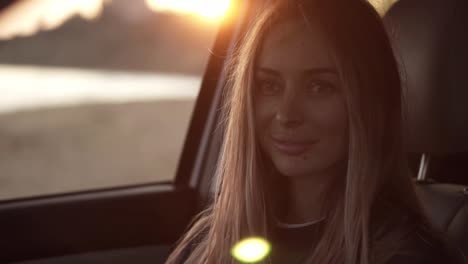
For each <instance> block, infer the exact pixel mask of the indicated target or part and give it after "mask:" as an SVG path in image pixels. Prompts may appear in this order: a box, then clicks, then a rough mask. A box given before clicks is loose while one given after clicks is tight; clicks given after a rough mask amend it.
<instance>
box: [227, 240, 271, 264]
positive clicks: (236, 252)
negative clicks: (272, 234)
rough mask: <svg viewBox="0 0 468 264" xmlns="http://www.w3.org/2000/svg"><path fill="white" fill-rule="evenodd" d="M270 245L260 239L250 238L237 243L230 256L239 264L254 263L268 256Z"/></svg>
mask: <svg viewBox="0 0 468 264" xmlns="http://www.w3.org/2000/svg"><path fill="white" fill-rule="evenodd" d="M270 251H271V245H270V243H269V242H268V241H266V240H265V239H263V238H261V237H250V238H246V239H243V240H241V241H239V242H238V243H237V244H236V245H235V246H234V247H233V248H232V250H231V255H232V256H233V257H234V258H235V259H236V260H238V261H240V262H241V263H255V262H259V261H262V260H264V259H265V258H266V257H267V256H268V254H270Z"/></svg>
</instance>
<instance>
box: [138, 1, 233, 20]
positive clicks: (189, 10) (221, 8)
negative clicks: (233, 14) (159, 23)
mask: <svg viewBox="0 0 468 264" xmlns="http://www.w3.org/2000/svg"><path fill="white" fill-rule="evenodd" d="M146 3H147V5H148V6H149V8H151V9H152V10H154V11H171V12H177V13H183V14H196V15H199V16H201V17H205V18H211V19H216V18H221V17H223V16H224V15H225V14H226V12H227V11H228V9H229V7H230V4H231V0H146Z"/></svg>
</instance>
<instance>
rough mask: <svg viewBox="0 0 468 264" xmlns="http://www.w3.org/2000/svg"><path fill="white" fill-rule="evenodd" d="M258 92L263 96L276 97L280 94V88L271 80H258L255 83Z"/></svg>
mask: <svg viewBox="0 0 468 264" xmlns="http://www.w3.org/2000/svg"><path fill="white" fill-rule="evenodd" d="M257 85H258V91H259V92H260V93H261V94H263V95H276V94H278V93H279V92H280V90H281V87H280V86H279V85H278V84H277V83H276V82H274V81H271V80H260V81H258V82H257Z"/></svg>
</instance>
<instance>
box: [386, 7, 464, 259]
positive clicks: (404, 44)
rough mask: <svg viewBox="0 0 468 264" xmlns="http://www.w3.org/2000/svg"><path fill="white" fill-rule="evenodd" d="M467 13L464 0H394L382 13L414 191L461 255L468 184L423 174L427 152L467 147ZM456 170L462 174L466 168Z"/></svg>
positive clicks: (445, 152)
mask: <svg viewBox="0 0 468 264" xmlns="http://www.w3.org/2000/svg"><path fill="white" fill-rule="evenodd" d="M467 13H468V1H467V0H399V1H397V2H396V3H395V4H394V5H393V6H392V7H391V8H390V9H389V11H388V13H387V14H386V15H385V16H384V20H385V23H386V26H387V29H388V30H389V33H390V35H391V36H392V37H393V38H394V40H395V47H396V54H397V57H400V59H401V65H402V77H403V81H404V83H403V84H404V85H403V87H404V88H405V99H406V102H407V112H408V115H407V120H406V121H407V122H406V131H407V140H406V143H407V146H408V150H409V151H410V152H411V153H419V154H420V155H421V156H422V159H421V164H420V169H419V174H418V182H417V185H418V186H417V188H418V194H419V196H420V199H421V201H422V202H423V205H424V208H425V210H426V212H427V215H428V216H429V218H430V220H431V221H432V222H433V224H434V225H435V227H437V228H439V229H440V230H442V231H444V232H445V233H446V234H447V236H448V238H449V239H450V240H452V242H453V243H454V244H455V245H456V246H458V247H459V249H460V250H461V251H462V252H463V253H464V254H465V256H468V191H467V190H468V189H466V187H465V186H463V185H456V184H442V183H436V182H431V181H428V180H426V179H427V176H428V175H427V172H428V171H430V166H431V163H430V158H431V156H443V155H454V154H456V153H465V154H466V153H467V152H468V72H467V71H466V69H467V68H468V67H467V64H468V29H467V28H468V16H467V15H466V14H467ZM451 171H453V170H451ZM456 173H457V174H459V178H462V179H464V177H466V176H465V175H468V170H459V171H457V172H456ZM429 176H430V175H429ZM442 176H443V175H442ZM446 176H447V177H448V176H450V175H446ZM442 178H443V177H442ZM466 182H467V181H465V183H466Z"/></svg>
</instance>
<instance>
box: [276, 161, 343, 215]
mask: <svg viewBox="0 0 468 264" xmlns="http://www.w3.org/2000/svg"><path fill="white" fill-rule="evenodd" d="M343 173H344V174H345V171H344V170H343V168H334V169H332V170H328V171H327V172H326V173H323V174H315V175H310V176H307V177H286V178H287V182H288V184H287V185H288V199H287V206H286V211H285V214H284V219H283V220H284V221H285V222H286V223H304V222H308V221H313V220H318V219H321V218H323V217H325V212H324V205H325V204H326V201H325V199H327V193H328V192H330V191H332V188H333V187H332V185H334V183H333V182H334V181H335V180H336V179H338V177H344V176H343Z"/></svg>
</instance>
